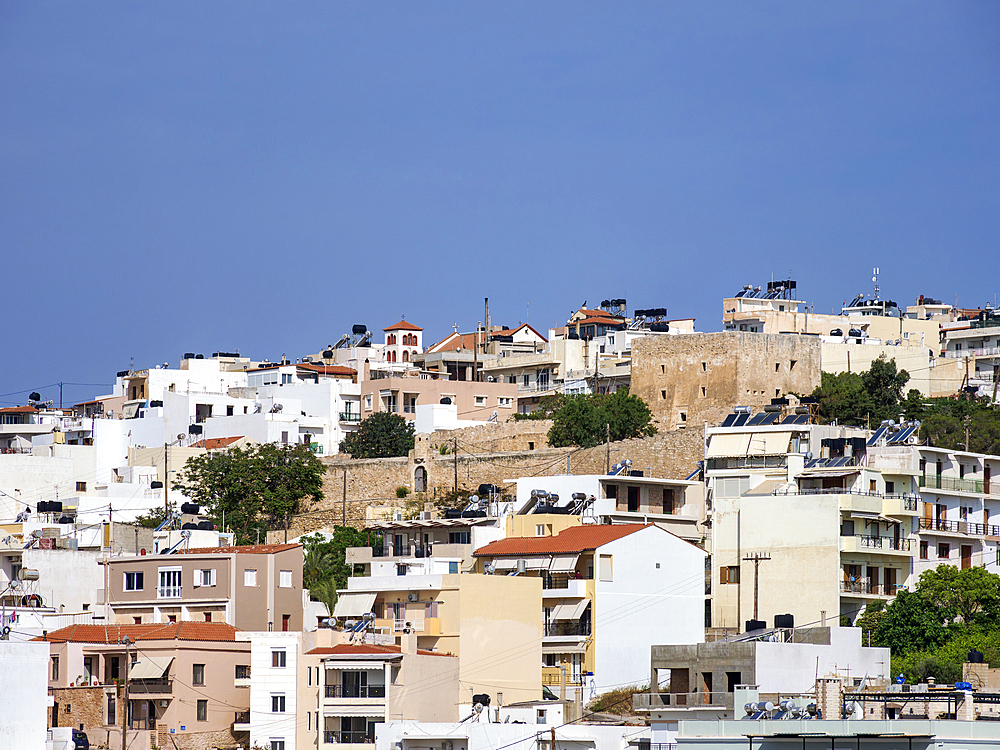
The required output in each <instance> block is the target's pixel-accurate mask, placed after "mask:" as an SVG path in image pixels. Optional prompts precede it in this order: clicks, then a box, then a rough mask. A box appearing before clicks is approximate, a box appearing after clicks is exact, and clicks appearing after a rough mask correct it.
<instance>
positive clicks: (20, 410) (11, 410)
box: [0, 406, 38, 414]
mask: <svg viewBox="0 0 1000 750" xmlns="http://www.w3.org/2000/svg"><path fill="white" fill-rule="evenodd" d="M37 412H38V409H36V408H35V407H34V406H5V407H4V408H3V409H0V413H3V414H35V413H37Z"/></svg>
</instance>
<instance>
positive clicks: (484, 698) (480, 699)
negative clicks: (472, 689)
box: [472, 693, 490, 706]
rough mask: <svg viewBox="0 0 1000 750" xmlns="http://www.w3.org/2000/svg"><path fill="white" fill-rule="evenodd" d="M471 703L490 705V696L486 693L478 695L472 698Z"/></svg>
mask: <svg viewBox="0 0 1000 750" xmlns="http://www.w3.org/2000/svg"><path fill="white" fill-rule="evenodd" d="M472 702H473V703H482V704H483V705H484V706H488V705H490V696H488V695H486V693H480V694H479V695H474V696H472Z"/></svg>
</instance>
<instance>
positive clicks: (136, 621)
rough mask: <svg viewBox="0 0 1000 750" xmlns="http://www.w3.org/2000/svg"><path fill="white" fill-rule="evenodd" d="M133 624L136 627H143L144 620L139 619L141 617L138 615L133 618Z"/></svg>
mask: <svg viewBox="0 0 1000 750" xmlns="http://www.w3.org/2000/svg"><path fill="white" fill-rule="evenodd" d="M132 622H133V623H135V624H136V625H142V618H141V617H139V615H136V616H135V617H133V618H132Z"/></svg>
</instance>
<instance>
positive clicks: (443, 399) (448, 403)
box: [440, 396, 451, 406]
mask: <svg viewBox="0 0 1000 750" xmlns="http://www.w3.org/2000/svg"><path fill="white" fill-rule="evenodd" d="M440 403H442V404H444V405H445V406H450V405H451V399H450V398H448V397H447V396H445V397H444V398H442V399H441V401H440Z"/></svg>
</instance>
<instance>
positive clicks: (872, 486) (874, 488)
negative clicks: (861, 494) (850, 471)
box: [868, 479, 878, 493]
mask: <svg viewBox="0 0 1000 750" xmlns="http://www.w3.org/2000/svg"><path fill="white" fill-rule="evenodd" d="M868 491H869V492H872V493H875V492H878V481H876V480H875V479H869V480H868Z"/></svg>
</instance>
